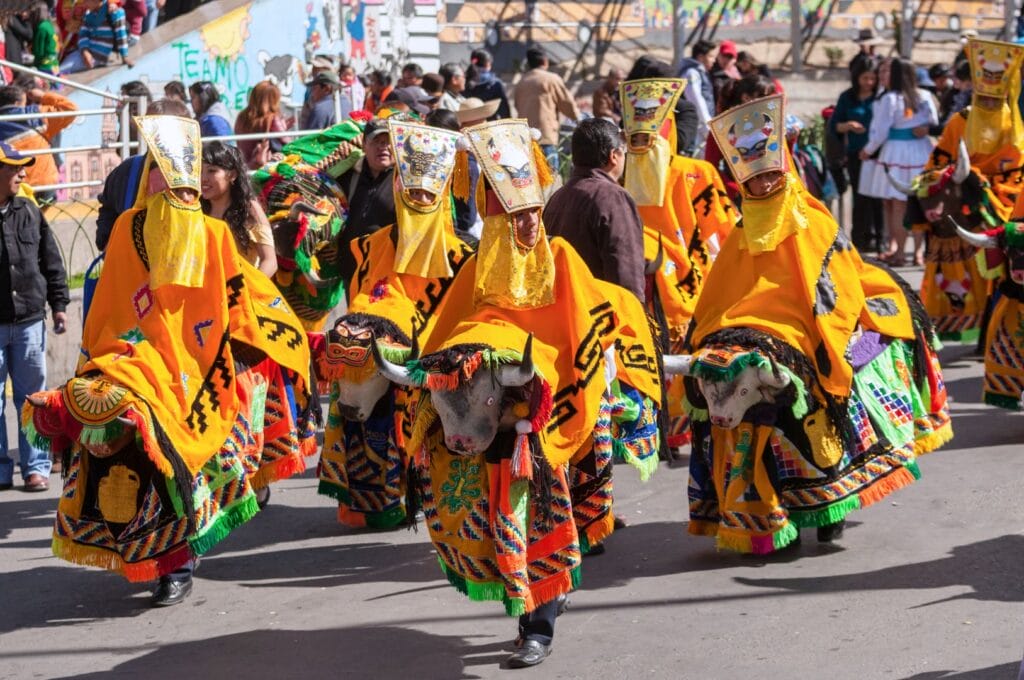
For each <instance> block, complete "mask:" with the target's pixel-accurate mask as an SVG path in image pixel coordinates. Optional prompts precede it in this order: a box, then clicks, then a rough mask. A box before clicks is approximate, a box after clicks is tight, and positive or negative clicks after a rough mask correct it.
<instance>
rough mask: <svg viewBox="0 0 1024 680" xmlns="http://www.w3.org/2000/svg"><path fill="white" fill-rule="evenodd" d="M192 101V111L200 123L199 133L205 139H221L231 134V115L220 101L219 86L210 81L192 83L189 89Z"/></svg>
mask: <svg viewBox="0 0 1024 680" xmlns="http://www.w3.org/2000/svg"><path fill="white" fill-rule="evenodd" d="M188 93H189V95H190V97H191V99H192V111H193V113H195V115H196V120H198V121H199V133H200V134H201V135H202V136H203V137H220V136H222V135H230V134H231V123H230V122H228V119H229V117H230V114H229V113H228V109H227V107H226V106H224V104H222V103H221V101H220V93H219V92H218V91H217V86H216V85H214V84H213V83H211V82H210V81H208V80H200V81H199V82H197V83H192V85H191V86H190V87H189V88H188Z"/></svg>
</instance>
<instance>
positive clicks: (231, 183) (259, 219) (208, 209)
mask: <svg viewBox="0 0 1024 680" xmlns="http://www.w3.org/2000/svg"><path fill="white" fill-rule="evenodd" d="M202 190H203V197H202V205H203V212H204V213H206V214H207V215H209V216H210V217H215V218H217V219H219V220H224V221H225V222H227V225H228V227H230V228H231V233H232V234H233V235H234V237H235V244H236V245H237V246H238V252H239V254H241V256H242V257H244V258H245V259H246V260H247V261H248V262H249V263H250V264H252V265H254V266H256V267H258V268H259V270H260V271H261V272H263V273H264V274H266V275H267V276H273V275H274V272H276V271H277V254H276V253H275V252H274V237H273V233H272V232H271V229H270V222H269V221H268V220H267V216H266V215H265V214H264V212H263V208H261V207H260V204H259V201H257V200H256V194H255V193H254V192H253V190H252V184H251V183H250V182H249V175H248V173H247V172H246V167H245V161H243V160H242V154H241V152H240V151H239V150H238V149H236V148H235V147H233V146H228V145H227V144H225V143H224V142H207V143H205V144H203V179H202Z"/></svg>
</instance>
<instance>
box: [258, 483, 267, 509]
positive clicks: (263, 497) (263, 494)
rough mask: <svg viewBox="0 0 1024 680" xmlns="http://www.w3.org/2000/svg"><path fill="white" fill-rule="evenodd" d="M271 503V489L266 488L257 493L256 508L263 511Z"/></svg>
mask: <svg viewBox="0 0 1024 680" xmlns="http://www.w3.org/2000/svg"><path fill="white" fill-rule="evenodd" d="M269 503H270V487H269V486H265V487H263V488H262V489H260V490H258V491H257V492H256V506H257V507H258V508H259V509H260V510H262V509H263V508H265V507H267V505H268V504H269Z"/></svg>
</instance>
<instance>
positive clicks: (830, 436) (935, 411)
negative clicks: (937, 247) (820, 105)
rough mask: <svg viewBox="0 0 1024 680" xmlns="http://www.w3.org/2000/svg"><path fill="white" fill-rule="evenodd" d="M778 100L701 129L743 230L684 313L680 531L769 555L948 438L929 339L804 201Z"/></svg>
mask: <svg viewBox="0 0 1024 680" xmlns="http://www.w3.org/2000/svg"><path fill="white" fill-rule="evenodd" d="M783 108H784V107H783V99H782V97H781V96H772V97H766V98H763V99H758V100H755V101H753V102H750V103H749V104H746V105H743V106H741V107H738V108H736V109H732V110H730V111H728V112H726V113H724V114H722V115H721V116H718V117H717V118H715V119H714V120H713V121H712V126H711V130H712V134H714V136H715V139H716V141H717V142H718V144H719V145H720V146H721V147H722V149H723V150H725V158H726V160H727V162H728V163H729V165H730V167H731V169H732V171H733V174H734V176H735V177H736V178H737V180H738V181H739V182H740V183H741V185H742V186H743V191H744V200H743V221H742V223H741V224H740V225H739V227H738V228H737V229H736V230H735V231H734V232H733V233H732V235H731V236H730V237H729V238H728V239H727V240H726V242H725V244H724V245H723V247H722V251H721V252H720V253H719V256H718V260H717V262H716V264H715V267H714V268H713V269H712V270H711V274H710V275H709V276H708V279H707V281H706V285H705V288H704V293H703V294H702V295H701V298H700V300H699V301H698V303H697V308H696V310H695V314H694V321H693V324H692V326H691V331H690V336H689V342H690V344H691V347H692V349H693V352H694V354H692V355H688V356H683V357H672V356H669V357H665V365H666V370H667V371H673V372H680V373H684V374H688V375H690V376H692V378H690V379H688V380H687V393H686V396H687V399H688V401H689V404H688V406H689V408H690V409H691V414H692V418H693V420H692V427H693V432H694V434H693V447H694V449H693V453H692V455H691V459H690V484H689V493H690V522H689V526H688V529H689V531H690V533H692V534H699V535H708V536H716V537H717V542H718V545H719V546H721V547H724V548H729V549H733V550H739V551H742V552H754V553H768V552H772V551H774V550H779V549H781V548H784V547H786V546H787V545H789V544H791V543H793V542H794V541H796V540H797V539H798V538H799V531H798V530H799V529H800V528H801V527H817V528H818V538H819V540H821V541H830V540H833V539H835V538H836V537H838V535H839V533H840V532H841V530H842V527H843V518H844V517H845V516H846V515H847V514H848V513H849V512H851V511H853V510H854V509H857V508H860V507H864V506H866V505H868V504H870V503H873V502H876V501H878V500H879V499H881V498H883V497H885V496H887V495H888V494H889V493H891V492H892V491H894V490H896V489H898V488H900V487H902V486H905V485H907V484H909V483H911V482H912V481H914V479H915V478H916V477H917V476H918V469H917V463H916V460H915V458H916V456H917V455H918V454H921V453H925V452H928V451H931V450H933V449H935V448H937V447H938V446H939V445H941V444H942V443H944V442H945V441H947V440H948V439H949V438H950V437H951V436H952V430H951V427H950V419H949V412H948V408H947V404H946V392H945V388H944V386H943V383H942V376H941V370H940V368H939V365H938V360H937V358H936V355H935V351H934V349H933V342H934V333H933V330H932V327H931V325H930V324H929V322H928V318H927V315H926V313H925V312H924V309H923V308H922V306H921V304H920V301H919V300H917V298H916V297H915V295H914V293H913V292H912V291H910V290H909V287H908V286H907V285H906V284H905V283H904V282H902V280H900V279H898V278H897V277H896V276H895V275H894V274H892V273H891V272H890V271H888V270H883V269H881V268H879V267H876V266H872V265H868V264H865V263H864V262H863V260H861V258H860V255H859V254H858V253H857V251H856V249H855V248H853V247H852V245H851V244H850V243H849V241H848V240H847V239H846V236H845V235H844V233H843V232H842V230H840V229H839V226H838V224H837V223H836V221H835V219H834V218H833V217H832V215H831V214H830V213H829V211H828V210H827V209H826V208H825V206H824V205H822V204H821V203H820V202H819V201H818V200H816V199H815V198H813V197H812V196H811V195H810V194H808V192H807V190H806V189H805V188H804V186H803V184H802V183H801V181H800V179H799V178H798V177H797V176H796V174H795V173H794V172H793V169H792V161H791V160H790V159H789V155H788V152H787V150H786V147H785V143H784V141H783V120H784V111H783Z"/></svg>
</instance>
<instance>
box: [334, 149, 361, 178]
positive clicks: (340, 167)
mask: <svg viewBox="0 0 1024 680" xmlns="http://www.w3.org/2000/svg"><path fill="white" fill-rule="evenodd" d="M362 157H363V151H362V149H353V150H352V153H350V154H349V155H348V156H346V157H345V158H342V159H341V160H340V161H338V162H337V163H335V164H334V165H332V166H331V167H329V168H327V174H328V175H330V176H331V177H333V178H334V179H338V178H339V177H341V176H342V175H344V174H345V173H346V172H348V171H349V170H351V169H352V167H353V166H354V165H355V164H356V162H357V161H358V160H359V159H360V158H362Z"/></svg>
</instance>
